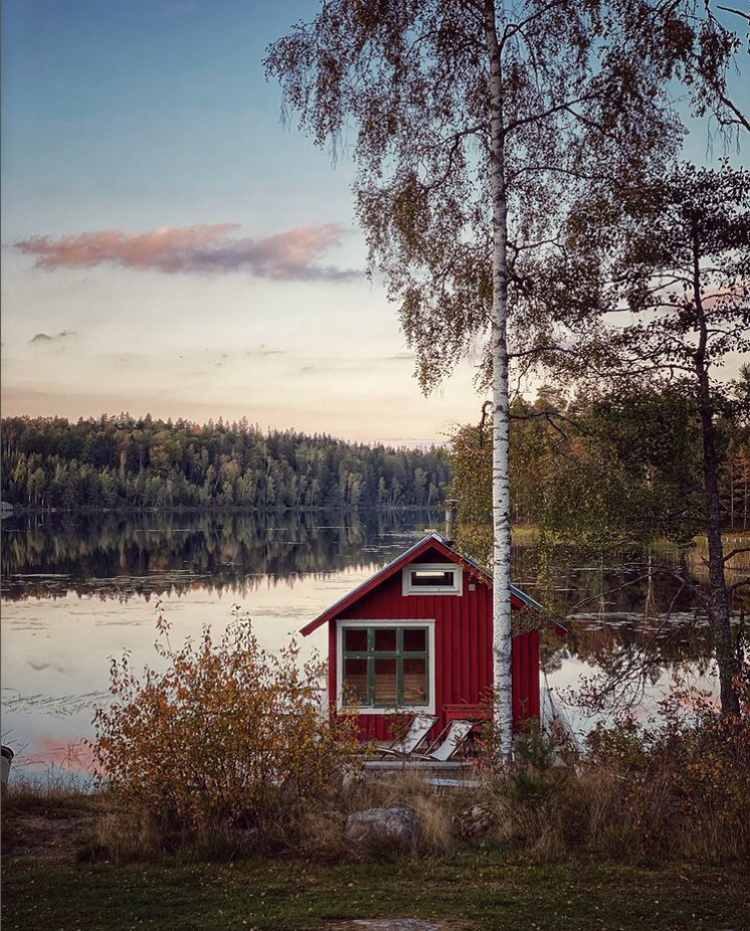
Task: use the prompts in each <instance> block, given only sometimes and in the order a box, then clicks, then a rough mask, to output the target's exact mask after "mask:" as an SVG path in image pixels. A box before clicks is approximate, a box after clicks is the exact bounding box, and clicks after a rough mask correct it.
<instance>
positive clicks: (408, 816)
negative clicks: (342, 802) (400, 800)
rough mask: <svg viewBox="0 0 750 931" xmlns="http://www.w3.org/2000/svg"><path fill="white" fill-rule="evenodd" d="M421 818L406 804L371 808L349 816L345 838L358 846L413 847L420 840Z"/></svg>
mask: <svg viewBox="0 0 750 931" xmlns="http://www.w3.org/2000/svg"><path fill="white" fill-rule="evenodd" d="M419 831H420V824H419V816H418V815H417V813H416V812H415V811H414V810H413V809H411V808H407V807H406V806H405V805H396V806H394V807H393V808H368V809H366V810H365V811H357V812H355V813H354V814H353V815H349V818H348V820H347V822H346V829H345V831H344V836H345V837H346V839H347V840H348V841H349V843H350V844H353V845H354V846H355V847H364V848H367V847H371V846H389V847H390V846H392V847H398V848H400V849H406V848H409V847H412V846H413V845H414V844H415V843H416V842H417V840H418V838H419Z"/></svg>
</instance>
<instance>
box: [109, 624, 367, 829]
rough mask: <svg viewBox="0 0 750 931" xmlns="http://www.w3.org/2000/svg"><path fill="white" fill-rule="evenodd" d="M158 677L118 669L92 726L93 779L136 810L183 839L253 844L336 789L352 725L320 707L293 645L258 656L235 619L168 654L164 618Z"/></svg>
mask: <svg viewBox="0 0 750 931" xmlns="http://www.w3.org/2000/svg"><path fill="white" fill-rule="evenodd" d="M158 629H159V636H158V639H157V643H156V649H157V652H158V654H159V656H160V657H161V659H162V661H163V663H164V664H165V666H166V669H165V671H163V672H156V671H154V670H151V669H146V670H145V672H144V674H143V676H140V677H139V676H138V675H136V673H135V672H134V670H133V669H132V668H131V664H130V662H129V659H128V656H127V655H125V656H124V657H123V658H122V660H120V661H117V660H113V661H112V665H111V685H110V691H111V693H112V696H113V701H112V703H111V704H110V705H109V706H108V707H104V708H99V709H98V710H97V712H96V714H95V718H94V725H95V729H96V741H95V744H94V753H95V759H96V761H97V768H98V774H99V778H100V780H101V781H102V783H103V784H105V785H106V786H107V787H108V789H109V790H110V791H111V792H112V793H113V794H114V795H115V796H117V797H119V798H121V799H123V800H127V801H132V802H135V803H137V804H138V808H139V810H140V811H147V812H148V813H149V814H150V815H152V816H154V817H157V818H159V819H161V820H162V821H169V822H171V823H172V824H175V825H179V829H180V831H181V832H183V833H203V834H204V835H205V832H206V831H211V830H212V829H213V828H219V827H220V828H222V829H226V828H241V829H245V830H249V831H251V832H254V833H256V834H258V835H259V836H260V834H262V833H263V832H264V831H265V830H266V829H268V828H269V827H270V826H271V825H272V824H274V825H276V826H278V825H279V824H283V823H285V822H289V821H290V820H292V819H293V817H294V815H295V814H298V813H299V812H300V811H301V810H302V809H303V808H304V806H305V805H306V803H310V802H314V801H315V800H316V798H319V797H320V796H321V795H322V794H324V793H325V792H327V791H329V790H330V788H331V787H332V786H335V785H336V783H337V782H338V781H340V780H341V778H342V775H343V774H344V772H345V769H346V767H347V766H348V765H351V754H352V752H353V750H354V749H355V747H356V746H357V730H356V720H354V719H349V720H346V721H338V720H336V719H332V718H330V716H329V715H328V714H327V710H326V709H325V707H321V703H320V698H319V696H320V691H319V688H318V686H319V683H320V674H321V671H322V670H321V666H320V663H319V662H308V663H300V662H299V650H298V648H297V646H296V644H295V643H294V642H293V641H292V643H291V644H290V645H289V646H288V647H286V648H284V649H282V650H280V651H278V652H276V653H273V654H271V653H268V652H266V651H265V650H263V649H261V647H260V645H259V643H258V640H257V638H256V636H255V634H254V633H253V630H252V626H251V623H250V621H249V620H248V619H246V618H242V617H239V616H235V618H234V620H233V622H232V623H231V624H230V625H229V627H228V628H227V630H226V632H225V633H224V634H223V635H222V636H221V638H220V639H219V640H218V641H214V639H213V637H212V634H211V631H210V629H209V628H204V630H203V634H202V636H201V638H200V640H199V641H197V642H192V641H190V640H187V641H186V642H185V643H184V644H183V645H182V646H181V647H180V648H178V649H174V648H172V647H171V645H170V642H169V624H168V623H167V622H166V621H164V620H163V619H160V620H159V622H158Z"/></svg>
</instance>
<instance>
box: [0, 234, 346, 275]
mask: <svg viewBox="0 0 750 931" xmlns="http://www.w3.org/2000/svg"><path fill="white" fill-rule="evenodd" d="M238 230H239V225H238V224H237V223H217V224H213V225H208V224H201V225H197V226H183V227H169V226H165V227H162V228H161V229H158V230H151V231H150V232H148V233H124V232H122V230H101V231H99V232H95V233H81V234H79V235H77V236H63V237H62V238H60V239H52V238H51V237H49V236H31V237H29V238H28V239H24V240H22V241H21V242H17V243H16V244H15V245H16V248H17V249H18V250H19V251H21V252H23V253H25V254H27V255H34V256H36V263H35V264H36V266H37V268H45V269H47V270H49V271H53V270H54V269H57V268H90V267H92V266H95V265H118V266H120V267H122V268H133V269H137V270H139V271H149V270H150V271H159V272H164V273H165V274H175V273H178V272H187V273H199V274H215V273H220V272H247V273H249V274H251V275H254V276H255V277H257V278H268V279H271V280H273V281H315V280H328V281H335V280H343V279H347V278H353V277H358V275H359V273H358V272H354V271H347V270H344V269H340V268H335V267H332V266H328V265H320V264H318V263H319V260H320V259H321V258H322V257H323V255H324V254H325V253H326V252H327V251H328V250H329V249H331V248H332V247H335V246H338V245H340V244H341V239H342V237H343V236H344V235H345V233H346V229H345V228H344V227H343V226H341V225H339V224H337V223H314V224H310V225H308V226H298V227H296V228H295V229H291V230H288V231H287V232H285V233H279V234H278V235H277V236H269V237H267V238H265V239H252V238H250V237H241V236H237V235H236V233H237V231H238Z"/></svg>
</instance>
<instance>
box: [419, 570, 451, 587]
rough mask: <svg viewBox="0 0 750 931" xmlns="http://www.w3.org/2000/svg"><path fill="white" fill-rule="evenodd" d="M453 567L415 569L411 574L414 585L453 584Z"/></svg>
mask: <svg viewBox="0 0 750 931" xmlns="http://www.w3.org/2000/svg"><path fill="white" fill-rule="evenodd" d="M453 576H454V573H453V570H452V569H446V570H443V569H414V570H413V571H412V574H411V584H412V586H420V585H425V586H429V587H434V586H436V585H451V586H452V585H453V584H454V583H453Z"/></svg>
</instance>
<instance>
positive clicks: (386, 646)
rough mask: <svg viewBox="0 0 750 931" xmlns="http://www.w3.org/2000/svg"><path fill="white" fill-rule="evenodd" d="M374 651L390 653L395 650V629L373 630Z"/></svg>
mask: <svg viewBox="0 0 750 931" xmlns="http://www.w3.org/2000/svg"><path fill="white" fill-rule="evenodd" d="M375 649H376V650H391V651H394V650H395V649H396V628H395V627H383V628H380V629H378V628H377V627H376V628H375Z"/></svg>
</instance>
